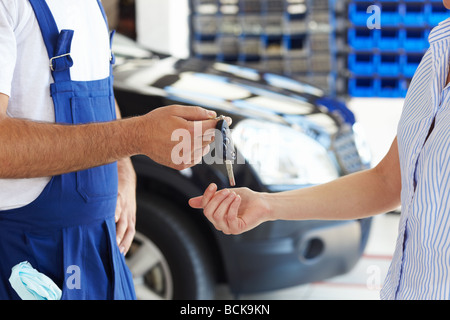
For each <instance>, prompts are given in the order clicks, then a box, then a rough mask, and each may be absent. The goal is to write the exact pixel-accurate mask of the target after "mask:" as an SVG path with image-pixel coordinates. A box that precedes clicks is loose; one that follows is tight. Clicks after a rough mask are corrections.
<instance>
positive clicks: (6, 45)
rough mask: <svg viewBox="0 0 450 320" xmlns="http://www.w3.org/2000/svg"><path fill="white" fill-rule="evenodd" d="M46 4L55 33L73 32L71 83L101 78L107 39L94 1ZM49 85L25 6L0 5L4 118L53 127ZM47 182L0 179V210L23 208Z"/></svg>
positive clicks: (24, 1)
mask: <svg viewBox="0 0 450 320" xmlns="http://www.w3.org/2000/svg"><path fill="white" fill-rule="evenodd" d="M47 4H48V6H49V8H50V10H51V11H52V14H53V16H54V18H55V21H56V24H57V26H58V29H59V30H61V29H72V30H74V36H73V40H72V46H71V57H72V59H73V61H74V64H73V66H72V68H71V69H70V75H71V78H72V80H76V81H91V80H99V79H103V78H106V77H107V76H108V75H109V71H110V65H109V58H110V45H109V34H108V29H107V26H106V23H105V20H104V18H103V15H102V13H101V11H100V8H99V6H98V3H97V0H47ZM52 82H53V78H52V76H51V73H50V68H49V58H48V54H47V50H46V47H45V45H44V42H43V39H42V34H41V30H40V28H39V25H38V22H37V20H36V17H35V15H34V11H33V9H32V7H31V5H30V3H29V1H28V0H0V92H1V93H4V94H6V95H8V96H9V97H10V99H9V104H8V109H7V113H8V115H9V116H11V117H17V118H26V119H30V120H36V121H45V122H54V119H55V115H54V107H53V101H52V99H51V97H50V91H49V86H50V83H52ZM0 165H1V164H0ZM49 180H50V178H49V177H44V178H33V179H0V210H6V209H12V208H17V207H21V206H24V205H26V204H29V203H30V202H32V201H33V200H35V199H36V198H37V197H38V196H39V194H40V193H41V192H42V190H43V189H44V188H45V186H46V184H47V183H48V181H49Z"/></svg>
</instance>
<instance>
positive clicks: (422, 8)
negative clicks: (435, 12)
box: [403, 2, 428, 27]
mask: <svg viewBox="0 0 450 320" xmlns="http://www.w3.org/2000/svg"><path fill="white" fill-rule="evenodd" d="M403 8H404V13H403V24H404V25H405V26H416V27H417V26H419V27H420V26H424V25H425V24H426V23H427V14H428V12H427V11H428V10H427V9H426V5H425V4H424V3H417V2H414V3H405V4H404V5H403Z"/></svg>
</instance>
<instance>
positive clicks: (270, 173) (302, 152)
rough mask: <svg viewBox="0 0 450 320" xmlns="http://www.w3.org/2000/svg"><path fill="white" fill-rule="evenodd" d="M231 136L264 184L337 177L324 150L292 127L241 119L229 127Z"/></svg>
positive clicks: (324, 180) (328, 179)
mask: <svg viewBox="0 0 450 320" xmlns="http://www.w3.org/2000/svg"><path fill="white" fill-rule="evenodd" d="M232 137H233V141H234V143H235V145H236V147H237V148H238V149H239V151H240V153H242V155H243V156H244V157H245V159H246V160H247V161H248V162H249V163H250V164H251V165H252V166H253V167H254V169H255V171H256V172H257V173H258V174H259V176H260V179H261V180H262V182H263V183H264V184H266V185H287V184H288V185H308V184H320V183H324V182H328V181H330V180H333V179H336V178H337V177H338V176H339V173H338V171H337V168H336V165H335V164H334V163H333V161H332V160H331V158H330V156H329V154H328V152H327V150H326V149H325V148H324V147H323V146H322V145H321V144H319V143H318V142H317V141H315V140H314V139H312V138H310V137H308V136H307V135H305V134H303V133H301V132H299V131H296V130H294V129H293V128H290V127H287V126H283V125H280V124H274V123H270V122H264V121H259V120H243V121H241V122H239V123H238V124H237V125H236V126H235V127H234V129H233V130H232Z"/></svg>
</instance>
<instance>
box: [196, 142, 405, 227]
mask: <svg viewBox="0 0 450 320" xmlns="http://www.w3.org/2000/svg"><path fill="white" fill-rule="evenodd" d="M400 191H401V175H400V165H399V158H398V147H397V139H395V140H394V142H393V143H392V146H391V148H390V150H389V152H388V154H387V155H386V156H385V157H384V159H383V160H382V161H381V162H380V163H379V164H378V165H377V166H376V167H375V168H373V169H369V170H365V171H361V172H357V173H354V174H351V175H348V176H344V177H342V178H339V179H337V180H334V181H331V182H329V183H326V184H323V185H319V186H314V187H310V188H304V189H298V190H293V191H286V192H280V193H256V192H254V191H251V190H249V189H247V188H238V189H232V190H228V189H224V190H221V191H219V192H216V186H215V185H211V186H210V187H208V189H207V190H206V191H205V193H204V195H203V196H200V197H196V198H193V199H191V200H190V201H189V203H190V205H191V206H192V207H194V208H203V209H204V214H205V216H206V217H207V218H208V219H209V220H210V221H211V222H212V223H213V224H214V225H215V227H216V228H217V229H219V230H222V231H223V232H224V233H227V234H230V233H231V234H238V233H242V232H245V231H248V230H250V229H252V228H254V227H256V226H257V225H259V224H260V223H262V222H265V221H271V220H312V219H318V220H340V219H356V218H363V217H368V216H372V215H375V214H379V213H383V212H387V211H389V210H392V209H395V208H397V207H398V206H399V204H400Z"/></svg>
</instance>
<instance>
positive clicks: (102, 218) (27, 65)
mask: <svg viewBox="0 0 450 320" xmlns="http://www.w3.org/2000/svg"><path fill="white" fill-rule="evenodd" d="M110 41H111V39H110V37H109V33H108V30H107V27H106V23H105V15H104V12H103V9H102V7H101V3H100V0H47V1H45V0H5V1H2V2H0V70H1V72H0V299H18V298H19V297H18V295H17V294H16V293H15V291H14V290H13V289H12V287H11V286H10V284H9V282H8V278H9V275H10V274H11V268H12V267H13V266H15V265H16V264H18V263H20V262H22V261H28V262H30V263H31V265H32V266H33V267H34V268H36V269H37V270H38V271H39V272H41V273H44V274H45V275H47V276H48V277H50V278H51V279H52V280H53V281H54V282H55V283H56V284H57V285H58V286H59V287H60V288H61V289H62V297H61V299H135V293H134V288H133V282H132V278H131V275H130V272H129V270H128V269H127V267H126V264H125V261H124V254H125V253H126V251H127V250H128V248H129V246H130V244H131V241H132V238H133V236H134V222H135V206H136V204H135V173H134V171H133V168H132V166H131V162H130V159H129V157H130V156H132V155H135V154H145V155H147V156H149V157H150V158H152V159H153V160H155V161H157V162H159V163H161V164H163V165H167V166H170V167H172V168H175V169H183V168H186V167H188V166H191V165H193V163H196V162H198V161H199V160H200V159H197V158H194V155H198V154H199V152H198V150H192V156H191V160H192V161H191V162H190V163H187V164H181V165H175V164H173V163H172V161H171V158H170V156H171V150H172V148H173V146H174V144H175V143H176V142H174V141H171V134H172V132H173V131H174V130H175V129H179V128H182V129H186V130H189V132H194V130H193V127H194V121H201V124H202V129H203V131H202V134H203V133H204V132H205V131H206V130H208V129H212V128H214V126H215V124H216V121H215V120H212V119H211V118H214V117H215V116H216V115H215V113H214V112H210V111H208V110H205V109H202V108H198V107H185V106H168V107H162V108H158V109H156V110H155V111H153V112H150V113H148V114H146V115H143V116H140V117H135V118H129V119H117V118H118V117H119V114H118V113H117V110H118V109H117V108H116V105H115V100H114V95H113V90H112V82H113V79H112V75H111V69H112V64H113V62H114V59H113V56H112V54H111V51H110ZM201 148H202V152H200V154H204V153H205V152H206V151H207V150H208V142H204V143H203V144H202V145H201ZM118 199H119V200H118ZM74 266H76V268H77V269H73V267H74ZM68 270H79V272H80V278H79V281H80V284H79V285H77V286H75V287H73V286H68V285H67V279H68V277H69V276H70V275H71V273H68Z"/></svg>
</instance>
